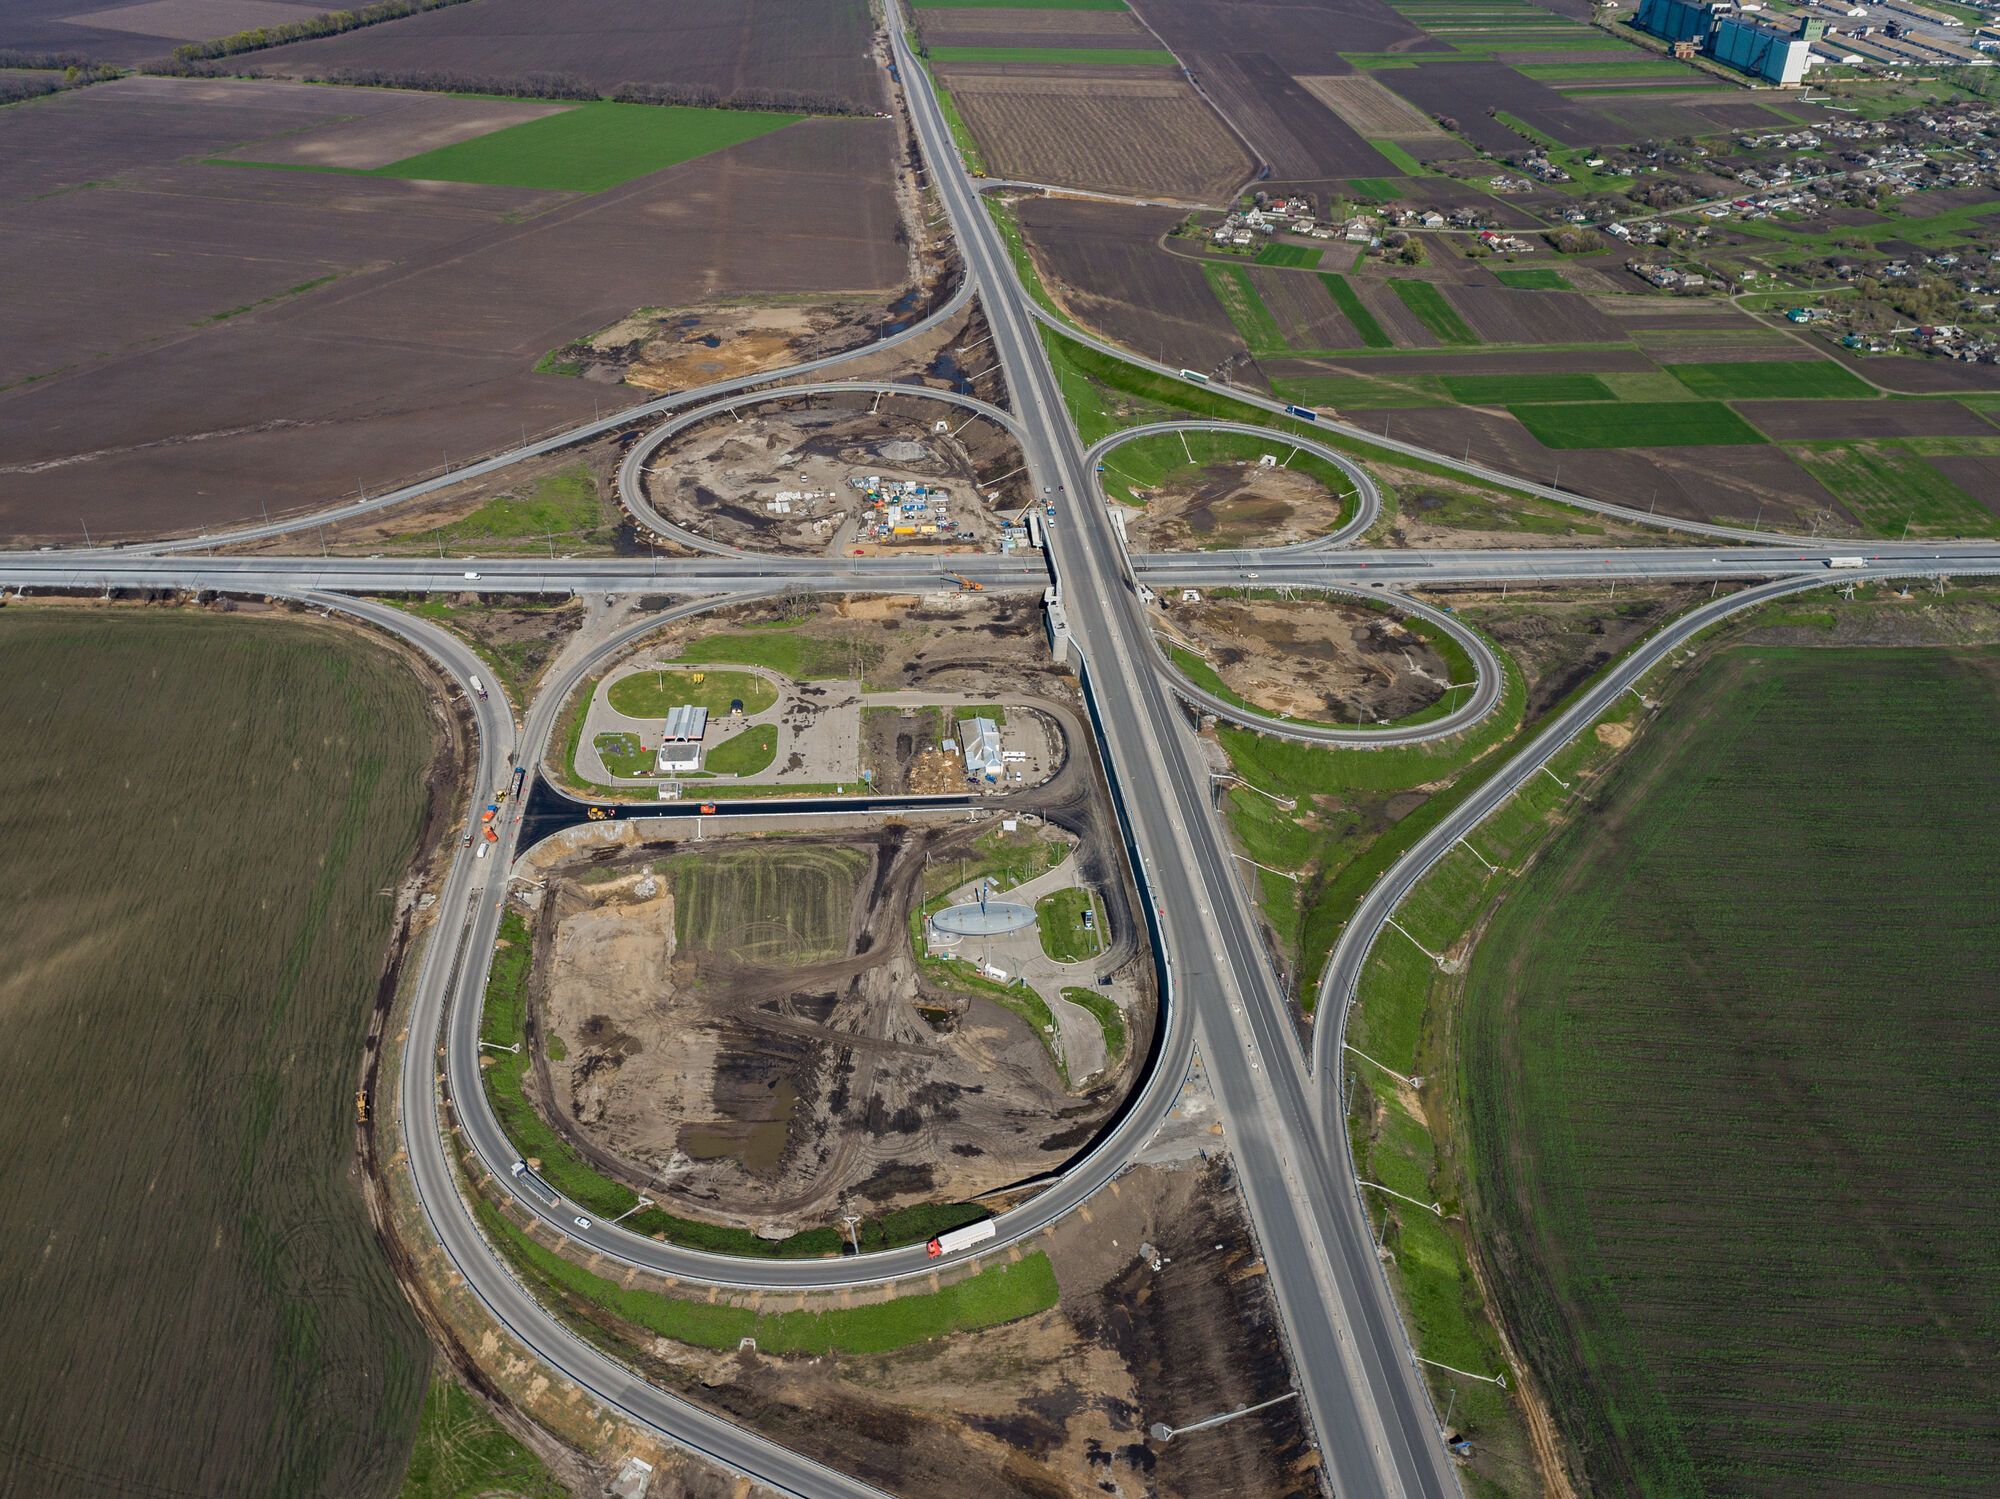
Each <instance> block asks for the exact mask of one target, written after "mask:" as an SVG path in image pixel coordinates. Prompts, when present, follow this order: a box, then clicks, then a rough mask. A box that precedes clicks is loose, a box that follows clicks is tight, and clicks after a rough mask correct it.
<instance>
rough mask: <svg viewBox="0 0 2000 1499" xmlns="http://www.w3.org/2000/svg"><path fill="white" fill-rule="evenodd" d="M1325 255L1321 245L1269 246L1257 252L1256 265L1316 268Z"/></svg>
mask: <svg viewBox="0 0 2000 1499" xmlns="http://www.w3.org/2000/svg"><path fill="white" fill-rule="evenodd" d="M1325 253H1326V249H1325V247H1324V246H1322V245H1280V244H1269V245H1266V246H1264V248H1263V249H1261V250H1259V251H1258V252H1257V264H1258V265H1283V266H1316V265H1318V264H1319V258H1320V256H1322V255H1324V254H1325Z"/></svg>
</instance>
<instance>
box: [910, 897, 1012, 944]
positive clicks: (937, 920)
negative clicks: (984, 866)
mask: <svg viewBox="0 0 2000 1499" xmlns="http://www.w3.org/2000/svg"><path fill="white" fill-rule="evenodd" d="M1034 924H1035V908H1034V907H1033V906H1017V905H1014V904H1013V903H1012V902H1009V901H1004V900H989V901H988V902H986V904H985V905H984V906H981V905H980V904H979V903H978V902H976V901H975V902H972V903H971V904H969V905H963V906H947V907H945V909H944V910H942V911H940V912H938V913H937V915H935V916H933V917H932V918H931V930H933V931H935V932H939V933H942V934H943V935H945V936H947V937H998V936H1000V935H1001V934H1002V933H1005V932H1018V931H1020V930H1021V928H1023V927H1029V926H1033V925H1034Z"/></svg>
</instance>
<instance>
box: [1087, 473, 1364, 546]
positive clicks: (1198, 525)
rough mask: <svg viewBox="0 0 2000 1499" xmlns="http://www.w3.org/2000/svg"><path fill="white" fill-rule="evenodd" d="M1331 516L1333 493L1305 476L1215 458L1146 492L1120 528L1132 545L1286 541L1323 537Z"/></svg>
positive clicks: (1336, 509)
mask: <svg viewBox="0 0 2000 1499" xmlns="http://www.w3.org/2000/svg"><path fill="white" fill-rule="evenodd" d="M1281 456H1282V455H1281ZM1117 458H1118V455H1117V454H1116V453H1113V454H1112V455H1111V457H1110V459H1109V460H1108V461H1109V462H1111V463H1112V464H1114V465H1115V464H1116V462H1117ZM1183 473H1185V470H1183ZM1339 518H1340V501H1339V499H1338V498H1337V497H1336V496H1335V495H1333V494H1331V493H1330V492H1329V491H1328V490H1327V487H1326V486H1325V485H1324V484H1322V483H1321V482H1320V481H1319V480H1318V479H1316V478H1314V477H1313V476H1312V475H1311V474H1307V473H1302V472H1300V471H1299V470H1296V469H1289V468H1264V467H1261V466H1260V465H1258V464H1256V463H1251V462H1216V463H1210V464H1206V465H1204V466H1203V467H1202V469H1201V470H1200V473H1199V477H1198V478H1192V479H1183V478H1177V479H1176V480H1175V482H1172V483H1169V484H1167V485H1164V486H1162V487H1161V488H1159V489H1155V490H1152V491H1150V492H1149V493H1148V495H1147V499H1146V508H1145V510H1144V511H1142V512H1139V513H1137V514H1135V515H1133V516H1131V517H1130V518H1129V519H1128V521H1127V526H1126V528H1127V530H1128V531H1129V532H1130V533H1131V537H1132V544H1133V545H1134V546H1137V547H1140V548H1143V549H1145V550H1148V551H1162V552H1183V551H1194V550H1198V549H1202V548H1207V547H1263V546H1287V545H1290V544H1291V543H1293V542H1298V541H1309V540H1311V539H1312V538H1313V537H1315V536H1324V535H1326V534H1327V533H1328V532H1329V531H1331V530H1332V529H1333V527H1334V525H1335V523H1336V522H1337V521H1338V520H1339Z"/></svg>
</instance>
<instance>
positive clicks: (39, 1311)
mask: <svg viewBox="0 0 2000 1499" xmlns="http://www.w3.org/2000/svg"><path fill="white" fill-rule="evenodd" d="M427 692H428V689H427V687H426V686H425V685H424V684H422V683H420V682H419V681H417V680H416V679H415V678H414V677H413V676H411V675H410V673H409V672H408V671H407V670H406V669H405V668H404V667H403V666H402V665H401V664H400V663H399V662H398V661H397V660H395V659H394V658H392V657H391V656H390V655H388V654H387V653H386V652H384V651H382V650H380V649H378V648H377V647H375V646H373V645H371V644H369V643H367V642H366V641H364V640H362V639H359V638H357V637H356V636H354V635H352V634H348V633H345V632H342V631H339V630H335V629H332V628H327V627H323V626H318V625H312V624H307V623H304V622H299V621H292V620H282V619H250V618H243V617H240V616H239V617H237V618H233V619H222V618H217V617H213V616H209V615H202V614H194V613H168V612H164V611H159V610H148V611H145V612H143V613H142V612H140V611H136V610H130V611H118V612H105V613H86V612H83V611H71V610H64V609H40V608H30V607H22V606H17V605H10V606H9V607H8V608H7V609H6V610H5V611H0V701H4V702H5V703H6V705H7V706H6V713H5V715H4V722H5V725H6V734H5V739H6V747H7V753H8V767H9V770H10V773H11V779H12V785H13V789H12V792H11V794H10V795H9V798H8V803H7V811H6V815H5V826H6V835H5V836H4V837H0V889H5V890H6V891H7V894H8V899H7V901H6V903H5V904H4V906H0V1021H3V1022H4V1025H5V1033H6V1043H5V1047H4V1057H3V1058H0V1084H4V1088H0V1119H4V1123H5V1129H6V1137H7V1150H8V1154H7V1162H8V1166H7V1174H6V1191H5V1193H4V1194H0V1222H4V1228H5V1232H4V1233H0V1327H5V1328H6V1329H7V1356H6V1358H5V1359H4V1360H0V1411H4V1412H5V1413H6V1414H5V1416H4V1417H0V1452H4V1454H5V1455H4V1457H0V1475H4V1476H0V1489H4V1490H7V1491H8V1492H16V1493H20V1494H24V1495H25V1494H35V1495H43V1494H78V1495H85V1494H90V1495H95V1494H107V1495H108V1494H134V1495H138V1494H148V1495H150V1494H159V1495H196V1494H200V1495H210V1494H279V1493H282V1494H286V1495H297V1496H326V1499H347V1496H364V1499H365V1496H371V1495H389V1494H393V1493H395V1492H396V1487H397V1483H398V1481H399V1479H400V1478H401V1476H402V1472H403V1467H404V1463H405V1460H406V1458H407V1455H408V1452H409V1449H410V1443H411V1441H412V1438H413V1437H414V1435H415V1432H416V1429H417V1417H418V1412H419V1409H420V1408H421V1406H422V1403H423V1398H424V1390H425V1386H426V1383H427V1378H428V1371H429V1352H428V1343H427V1340H426V1338H425V1336H424V1333H423V1330H422V1328H421V1327H420V1326H419V1324H418V1323H417V1320H416V1318H415V1317H414V1316H413V1315H412V1314H411V1311H410V1308H409V1305H408V1303H407V1302H406V1301H405V1299H404V1296H403V1293H402V1291H401V1289H400V1288H399V1287H398V1286H397V1284H396V1280H395V1277H394V1275H393V1274H392V1273H391V1271H390V1268H389V1264H388V1261H387V1258H386V1257H385V1256H384V1255H383V1254H382V1252H381V1250H380V1248H379V1247H378V1245H377V1243H376V1240H375V1235H374V1232H373V1230H372V1229H371V1228H370V1226H369V1221H368V1216H367V1213H366V1211H365V1209H364V1207H363V1204H362V1200H361V1195H360V1192H359V1190H358V1189H357V1186H356V1181H355V1159H354V1157H355V1147H354V1093H355V1088H356V1085H357V1082H358V1080H359V1077H360V1073H361V1066H362V1059H363V1047H364V1039H365V1036H366V1033H367V1029H368V1023H369V1014H370V1011H371V1009H372V1007H373V1005H374V1003H375V999H376V989H377V986H378V981H379V979H380V977H381V970H382V963H383V956H384V953H385V951H386V949H387V947H388V943H389V939H390V935H391V929H392V925H393V916H394V911H395V905H394V902H393V901H391V900H389V899H385V898H384V895H383V893H382V892H383V891H384V889H385V888H393V887H394V886H395V885H396V884H397V883H398V882H399V881H400V880H401V879H402V877H403V873H404V870H405V868H406V866H407V865H408V863H409V861H410V858H411V856H412V855H413V853H414V852H415V851H416V844H417V837H418V833H419V830H420V827H421V825H422V822H423V819H424V816H425V811H426V804H427V796H426V791H425V778H426V775H427V773H428V772H429V770H430V767H431V760H432V754H433V750H434V745H435V740H434V730H433V727H432V725H431V721H430V719H429V717H428V714H427V711H426V697H427ZM135 733H137V734H138V735H140V738H141V742H140V743H139V744H138V745H137V746H135V748H134V749H133V750H132V751H131V752H129V753H126V754H124V755H122V756H121V757H119V759H120V761H121V762H122V763H113V762H112V761H109V760H107V759H106V756H107V755H108V754H109V749H108V748H107V747H108V746H114V745H118V744H123V743H125V742H126V741H127V740H128V739H131V738H132V736H133V735H134V734H135Z"/></svg>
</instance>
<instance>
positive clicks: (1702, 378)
mask: <svg viewBox="0 0 2000 1499" xmlns="http://www.w3.org/2000/svg"><path fill="white" fill-rule="evenodd" d="M1664 368H1665V370H1666V372H1667V373H1668V374H1670V375H1672V376H1673V377H1674V378H1675V379H1676V380H1678V381H1680V382H1681V384H1683V385H1685V386H1686V387H1687V388H1688V389H1689V390H1691V391H1693V392H1694V393H1695V394H1696V395H1698V396H1705V397H1707V398H1709V399H1711V400H1717V401H1741V400H1771V401H1776V400H1798V399H1801V398H1812V397H1821V398H1833V397H1842V398H1845V399H1848V400H1865V399H1867V398H1869V397H1871V396H1873V395H1874V394H1875V390H1874V388H1873V387H1872V386H1870V385H1869V384H1868V382H1867V381H1865V380H1863V379H1862V378H1861V377H1860V376H1859V375H1856V374H1855V373H1854V372H1853V371H1852V370H1850V369H1848V368H1847V367H1846V366H1845V365H1842V364H1836V363H1834V362H1833V361H1832V360H1831V359H1754V360H1743V361H1740V362H1730V361H1717V362H1715V363H1712V364H1669V365H1666V366H1664Z"/></svg>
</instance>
